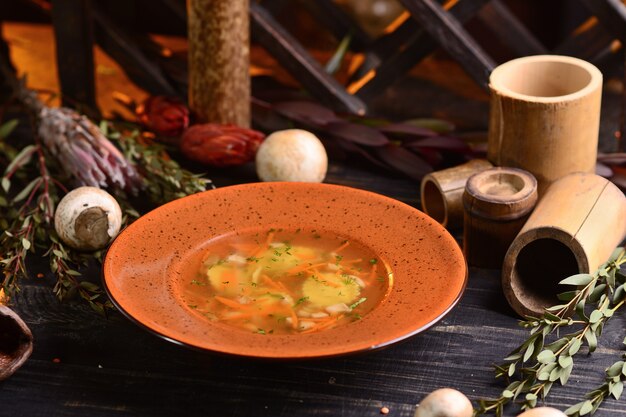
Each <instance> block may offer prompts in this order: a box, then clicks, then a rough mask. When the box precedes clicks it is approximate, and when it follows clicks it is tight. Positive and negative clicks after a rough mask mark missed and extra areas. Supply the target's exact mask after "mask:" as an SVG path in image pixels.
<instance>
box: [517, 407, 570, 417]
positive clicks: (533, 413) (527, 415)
mask: <svg viewBox="0 0 626 417" xmlns="http://www.w3.org/2000/svg"><path fill="white" fill-rule="evenodd" d="M517 417H567V415H566V414H565V413H564V412H562V411H559V410H557V409H556V408H552V407H537V408H531V409H530V410H526V411H524V412H523V413H522V414H520V415H519V416H517Z"/></svg>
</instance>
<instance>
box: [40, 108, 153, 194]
mask: <svg viewBox="0 0 626 417" xmlns="http://www.w3.org/2000/svg"><path fill="white" fill-rule="evenodd" d="M38 133H39V136H40V137H41V139H42V141H43V143H44V145H45V146H46V148H47V149H49V150H50V152H51V153H52V155H53V156H54V157H56V158H57V160H58V161H59V163H60V165H61V166H62V167H63V169H64V170H65V171H66V173H67V174H69V175H70V176H71V177H72V178H74V179H76V182H77V183H78V185H88V186H92V187H113V188H115V187H118V188H120V189H124V190H127V191H131V192H133V193H135V192H137V191H138V190H139V189H140V188H141V178H140V176H139V174H138V173H137V171H136V169H135V167H134V166H133V165H131V164H130V163H129V162H128V161H127V160H126V158H124V156H123V155H122V153H121V152H120V151H119V150H118V149H117V148H116V147H115V146H114V145H113V144H112V143H111V142H110V141H109V140H108V139H107V138H106V137H105V136H104V134H103V133H102V132H101V131H100V129H99V128H98V127H97V126H96V125H95V124H93V123H92V122H91V121H90V120H89V119H87V117H85V116H83V115H80V114H79V113H77V112H76V111H74V110H72V109H68V108H65V107H60V108H51V107H47V106H43V107H41V108H40V110H39V132H38Z"/></svg>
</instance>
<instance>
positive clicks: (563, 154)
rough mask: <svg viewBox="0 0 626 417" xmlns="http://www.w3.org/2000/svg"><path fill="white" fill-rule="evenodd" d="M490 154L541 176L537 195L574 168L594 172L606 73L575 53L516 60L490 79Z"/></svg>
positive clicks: (495, 160) (499, 163) (492, 158)
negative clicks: (603, 83) (567, 55)
mask: <svg viewBox="0 0 626 417" xmlns="http://www.w3.org/2000/svg"><path fill="white" fill-rule="evenodd" d="M489 87H490V89H491V105H490V116H489V138H488V150H487V159H489V160H490V161H491V162H492V163H493V164H494V165H497V166H507V167H516V168H522V169H525V170H527V171H529V172H531V173H532V174H533V175H534V176H535V178H537V182H538V186H539V195H540V196H542V195H543V193H544V192H545V190H546V188H547V187H548V186H549V185H550V183H552V182H554V181H556V180H557V179H559V178H561V177H563V176H565V175H567V174H570V173H573V172H590V173H593V172H594V168H595V163H596V156H597V148H598V131H599V125H600V100H601V93H602V73H601V72H600V71H599V70H598V69H597V68H596V67H595V66H593V65H592V64H590V63H588V62H586V61H583V60H580V59H577V58H572V57H566V56H557V55H538V56H528V57H524V58H519V59H514V60H512V61H509V62H506V63H504V64H502V65H500V66H498V67H497V68H496V69H494V70H493V72H492V73H491V76H490V78H489Z"/></svg>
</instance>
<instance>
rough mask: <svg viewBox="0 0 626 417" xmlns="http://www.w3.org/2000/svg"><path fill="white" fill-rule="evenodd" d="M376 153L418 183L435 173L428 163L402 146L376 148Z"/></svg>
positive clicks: (390, 145) (391, 145)
mask: <svg viewBox="0 0 626 417" xmlns="http://www.w3.org/2000/svg"><path fill="white" fill-rule="evenodd" d="M376 153H377V154H378V156H380V158H381V159H382V160H383V161H385V162H386V163H388V164H389V165H391V166H392V167H394V168H395V169H397V170H398V171H400V172H402V173H404V174H406V175H407V176H408V177H410V178H413V179H414V180H417V181H420V180H421V179H422V178H423V177H424V175H426V174H428V173H429V172H432V171H433V167H432V166H430V165H429V164H428V163H427V162H426V161H424V160H423V159H422V158H420V157H419V156H417V155H416V154H414V153H413V152H411V151H409V150H408V149H406V148H403V147H401V146H397V145H393V144H389V145H387V146H383V147H380V148H376Z"/></svg>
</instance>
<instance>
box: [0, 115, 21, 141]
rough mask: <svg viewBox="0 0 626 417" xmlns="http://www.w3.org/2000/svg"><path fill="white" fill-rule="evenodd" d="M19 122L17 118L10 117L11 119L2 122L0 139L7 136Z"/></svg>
mask: <svg viewBox="0 0 626 417" xmlns="http://www.w3.org/2000/svg"><path fill="white" fill-rule="evenodd" d="M19 123H20V121H19V120H17V119H11V120H7V121H6V122H4V123H3V124H2V125H1V126H0V139H4V138H6V137H8V136H9V135H10V134H11V132H13V130H15V128H16V127H17V125H18V124H19Z"/></svg>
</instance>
